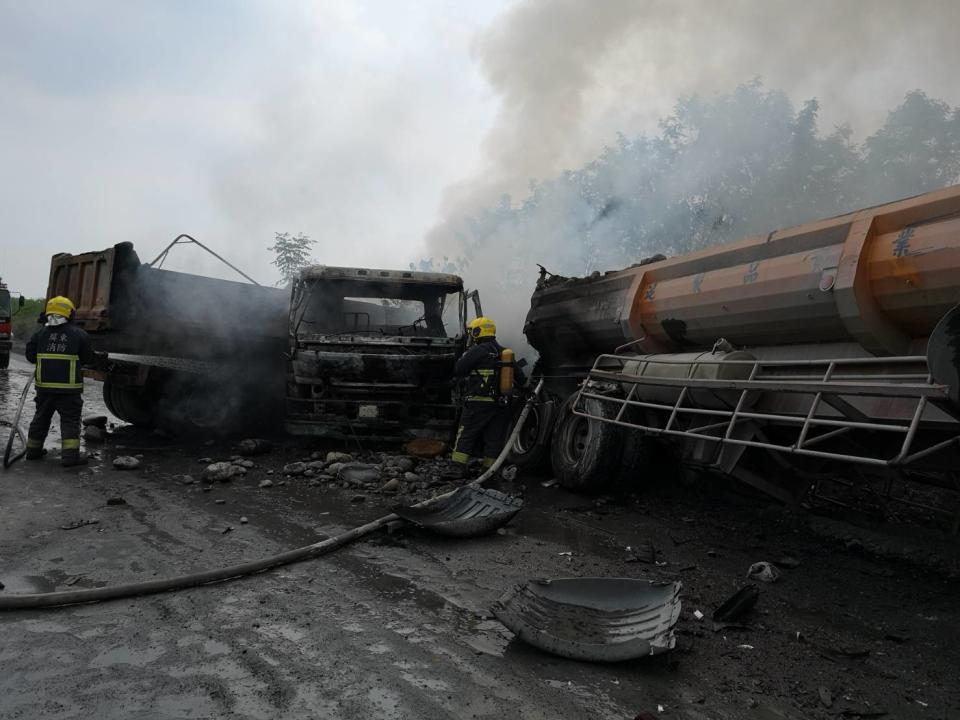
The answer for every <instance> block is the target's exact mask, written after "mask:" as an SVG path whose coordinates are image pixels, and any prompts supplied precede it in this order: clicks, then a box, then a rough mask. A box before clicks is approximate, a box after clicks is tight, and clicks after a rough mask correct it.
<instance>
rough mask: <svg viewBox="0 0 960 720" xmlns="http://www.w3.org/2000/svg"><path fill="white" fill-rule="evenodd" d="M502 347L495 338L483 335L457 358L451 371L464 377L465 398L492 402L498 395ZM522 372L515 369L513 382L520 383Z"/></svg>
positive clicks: (521, 381) (522, 380) (522, 379)
mask: <svg viewBox="0 0 960 720" xmlns="http://www.w3.org/2000/svg"><path fill="white" fill-rule="evenodd" d="M502 350H503V348H502V347H501V346H500V344H499V343H498V342H497V340H496V338H492V337H483V338H480V339H479V340H477V344H476V345H474V346H473V347H471V348H470V349H468V350H467V351H466V352H465V353H464V354H463V355H461V356H460V359H459V360H457V364H456V366H454V369H453V372H454V374H455V375H457V376H459V377H466V378H467V381H466V391H465V393H464V395H465V399H466V400H468V401H473V402H494V401H495V400H496V399H497V397H498V396H499V395H500V367H501V365H500V353H501V352H502ZM523 382H524V377H523V373H522V372H520V371H519V368H517V370H516V371H515V375H514V384H515V385H522V384H523Z"/></svg>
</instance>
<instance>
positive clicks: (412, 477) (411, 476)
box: [403, 472, 420, 482]
mask: <svg viewBox="0 0 960 720" xmlns="http://www.w3.org/2000/svg"><path fill="white" fill-rule="evenodd" d="M403 479H404V480H406V481H407V482H420V476H419V475H417V474H416V473H412V472H407V473H404V474H403Z"/></svg>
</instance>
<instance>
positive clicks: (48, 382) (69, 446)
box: [25, 296, 99, 467]
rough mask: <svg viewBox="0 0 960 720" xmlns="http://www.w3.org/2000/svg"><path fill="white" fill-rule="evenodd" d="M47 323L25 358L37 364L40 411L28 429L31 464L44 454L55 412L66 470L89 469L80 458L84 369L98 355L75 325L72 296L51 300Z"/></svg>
mask: <svg viewBox="0 0 960 720" xmlns="http://www.w3.org/2000/svg"><path fill="white" fill-rule="evenodd" d="M44 315H45V316H46V319H45V324H44V326H43V327H42V328H40V329H39V330H37V331H36V332H35V333H34V334H33V337H31V338H30V341H29V342H28V343H27V349H26V353H25V354H26V357H27V360H29V361H30V362H32V363H35V364H36V366H37V367H36V371H35V374H34V378H35V383H36V386H37V396H36V398H35V401H36V403H37V411H36V413H35V414H34V416H33V422H31V423H30V429H29V430H28V431H27V455H26V457H27V460H39V459H40V458H42V457H43V455H44V452H45V451H44V449H43V441H44V440H46V438H47V432H48V431H49V430H50V421H51V420H52V419H53V413H54V412H56V413H58V414H59V415H60V436H61V448H62V450H61V453H60V463H61V465H63V466H64V467H72V466H74V465H86V463H87V459H86V457H81V455H80V415H81V414H82V412H83V374H82V371H81V369H80V366H81V365H90V364H93V363H94V362H95V361H96V360H97V359H98V357H99V353H95V352H94V351H93V348H92V347H91V345H90V337H89V336H88V335H87V333H86V332H85V331H84V330H83V329H82V328H79V327H77V326H76V325H74V324H73V322H72V321H73V318H74V317H75V315H76V308H75V307H74V305H73V303H72V302H71V301H70V299H69V298H65V297H62V296H58V297H55V298H51V299H50V300H48V301H47V306H46V310H45V312H44Z"/></svg>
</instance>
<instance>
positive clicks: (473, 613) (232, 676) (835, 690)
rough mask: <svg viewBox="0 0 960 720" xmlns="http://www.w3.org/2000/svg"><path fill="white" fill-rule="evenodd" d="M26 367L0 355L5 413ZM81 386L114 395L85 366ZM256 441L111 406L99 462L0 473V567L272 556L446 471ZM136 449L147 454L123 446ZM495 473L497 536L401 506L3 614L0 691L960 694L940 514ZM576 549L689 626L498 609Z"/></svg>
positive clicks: (32, 710)
mask: <svg viewBox="0 0 960 720" xmlns="http://www.w3.org/2000/svg"><path fill="white" fill-rule="evenodd" d="M27 372H28V368H26V367H25V366H23V365H22V364H16V365H15V366H14V367H13V368H12V370H11V371H10V372H9V373H8V374H2V373H0V416H2V417H4V418H8V417H9V416H10V414H11V406H13V405H15V400H16V396H17V395H18V393H19V388H20V387H22V382H23V379H24V377H25V376H26V373H27ZM88 398H89V402H88V405H89V406H90V408H89V409H90V410H92V411H98V410H99V411H101V412H102V408H99V407H98V404H97V402H96V401H95V398H96V386H93V387H91V388H89V389H88ZM29 414H30V411H29V410H28V415H29ZM52 439H53V438H51V440H52ZM264 449H265V448H263V447H260V448H253V447H251V446H250V445H249V444H247V445H244V444H242V443H239V442H237V441H230V442H222V443H220V442H218V443H204V442H203V441H202V440H195V441H193V442H185V441H183V440H175V439H172V438H166V437H161V436H157V435H149V434H143V433H138V432H133V431H131V430H130V429H127V428H112V429H110V431H109V433H108V436H107V439H106V442H105V443H103V444H96V443H94V442H90V443H89V447H88V450H91V451H93V452H95V453H96V454H97V456H98V457H96V458H95V460H94V462H93V464H92V465H91V466H90V467H89V468H87V469H84V470H62V469H61V468H60V467H59V465H57V464H56V462H55V459H54V458H50V459H47V460H45V461H43V462H40V463H29V464H28V463H23V462H21V463H18V464H17V465H15V466H14V467H13V468H12V469H11V470H10V471H8V472H6V473H4V474H0V517H2V519H3V521H2V522H0V582H2V583H3V584H4V586H5V587H4V589H3V590H0V593H2V594H14V593H22V592H42V591H50V590H65V589H70V588H73V589H78V588H85V587H100V586H104V585H113V584H118V583H122V582H130V581H136V580H146V579H155V578H158V577H166V576H172V575H177V574H182V573H186V572H192V571H196V570H199V569H205V568H211V567H219V566H222V565H226V564H230V563H236V562H240V561H242V560H246V559H252V558H257V557H262V556H265V555H269V554H272V553H276V552H280V551H283V550H286V549H289V548H292V547H298V546H302V545H306V544H308V543H312V542H315V541H317V540H319V539H321V538H323V537H325V536H329V535H332V534H334V533H336V532H338V531H340V530H342V529H345V528H348V527H352V526H354V525H357V524H360V523H362V522H365V521H367V520H370V519H372V518H375V517H378V516H380V515H382V514H385V513H386V512H388V511H389V509H390V508H391V507H392V506H393V505H395V504H398V503H401V502H412V501H415V500H417V499H420V498H422V497H426V496H428V495H432V494H435V493H439V492H443V491H444V490H445V489H447V488H449V487H452V486H453V485H452V483H451V482H450V481H449V480H448V479H447V478H445V477H444V472H445V466H444V463H442V462H437V461H421V460H418V459H416V458H408V457H406V456H401V455H397V454H394V453H390V452H384V451H383V449H364V450H362V449H359V448H356V447H314V446H305V445H300V444H298V443H296V442H294V441H290V440H283V439H278V438H272V439H270V447H269V451H267V452H262V453H258V454H246V453H248V452H256V451H258V450H264ZM121 457H127V458H132V460H130V461H128V462H127V464H128V465H131V466H134V467H131V468H130V469H123V470H121V469H116V468H115V466H114V462H115V461H116V460H117V459H118V458H121ZM121 464H122V463H121ZM501 489H504V490H506V491H510V492H513V493H516V494H522V495H523V496H524V499H525V508H524V510H523V511H522V512H521V513H520V514H519V515H518V516H517V518H516V519H515V520H514V521H513V523H512V524H511V525H510V526H508V528H506V529H505V530H504V531H503V532H501V533H498V534H495V535H491V536H488V537H485V538H480V539H472V540H452V539H444V538H439V537H435V536H431V535H429V534H427V533H426V532H424V531H420V530H416V529H413V528H401V529H399V530H397V531H395V532H392V533H387V532H380V533H378V534H376V535H374V536H372V537H370V538H369V539H367V540H365V541H362V542H360V543H357V544H355V545H353V546H351V547H349V548H347V549H344V550H341V551H340V552H338V553H337V554H334V555H331V556H329V557H326V558H323V559H318V560H313V561H308V562H303V563H299V564H296V565H291V566H287V567H284V568H281V569H278V570H274V571H270V572H267V573H264V574H260V575H256V576H253V577H250V578H246V579H242V580H237V581H233V582H229V583H223V584H219V585H213V586H206V587H200V588H193V589H190V590H186V591H182V592H177V593H168V594H163V595H154V596H149V597H142V598H137V599H129V600H121V601H114V602H108V603H103V604H97V605H85V606H76V607H71V608H64V609H57V610H47V611H17V612H7V613H4V614H2V615H0V637H2V642H0V666H2V667H3V668H4V670H3V672H2V673H0V718H88V717H89V718H121V717H122V718H158V717H161V718H184V717H236V718H261V717H263V718H277V717H284V718H301V717H303V718H314V717H322V718H371V717H375V718H379V717H385V718H423V717H430V718H439V717H452V718H487V717H496V718H634V717H637V716H638V715H640V714H641V713H647V714H648V716H652V717H664V718H669V717H678V718H763V719H766V718H836V717H884V716H885V717H891V718H952V717H957V716H960V690H958V688H957V685H956V682H955V680H956V674H957V671H956V668H957V667H958V665H960V662H958V661H960V642H958V640H960V632H958V630H957V623H958V620H960V605H958V603H957V599H958V589H960V587H958V581H957V577H958V573H957V568H958V564H957V562H956V557H957V555H956V547H957V539H956V537H954V536H951V535H949V533H948V532H947V530H948V529H949V527H948V525H946V524H944V525H941V526H937V527H934V528H930V527H924V528H921V527H917V526H915V525H914V523H913V522H912V520H911V518H910V517H904V518H903V519H902V520H901V521H899V522H897V523H894V524H892V525H891V524H887V525H884V526H870V525H869V524H868V523H866V522H865V521H862V520H861V519H859V518H857V517H854V516H852V515H851V514H850V513H849V512H847V511H844V512H842V513H840V514H837V513H833V514H830V513H827V512H826V511H825V510H823V509H820V508H814V510H816V511H817V512H801V513H793V512H787V511H785V510H784V509H782V508H779V507H777V506H771V505H770V504H769V503H768V502H766V501H765V500H763V499H761V498H758V497H755V496H750V495H747V494H743V493H741V492H738V491H736V490H735V489H731V488H727V487H720V486H716V485H702V486H698V487H692V488H690V487H684V488H681V487H677V485H676V482H675V479H674V478H669V477H662V478H652V479H650V480H649V481H647V482H646V483H645V486H644V487H643V488H641V489H637V488H633V489H631V492H624V493H621V494H618V495H614V496H605V497H600V498H595V497H594V498H587V497H583V496H577V495H573V494H570V493H567V492H565V491H563V490H562V489H559V488H558V487H557V486H556V485H554V484H552V483H551V479H550V478H549V477H546V476H545V477H532V476H522V475H521V476H519V477H517V478H516V480H514V481H513V482H509V483H507V482H504V483H502V485H501ZM94 521H95V522H94ZM758 561H770V562H772V563H775V564H776V565H777V566H778V569H779V571H780V578H779V580H778V581H777V582H775V583H761V582H758V583H757V585H758V587H759V589H760V595H759V600H758V603H757V605H756V608H755V609H754V610H753V611H752V612H751V613H750V614H749V615H747V616H746V617H745V618H744V619H743V621H742V624H741V625H739V626H735V627H726V628H722V629H716V628H715V627H714V626H713V623H712V622H711V619H710V618H711V614H712V612H713V611H714V609H716V608H717V607H718V606H719V605H720V604H721V603H722V602H723V601H724V600H725V599H726V598H727V597H729V596H730V595H731V594H732V593H733V592H735V591H736V590H737V589H738V588H741V587H743V586H744V585H745V584H747V583H748V580H747V579H746V577H745V575H746V572H747V569H748V567H749V566H750V565H751V564H753V563H755V562H758ZM571 576H619V577H635V578H650V579H662V580H667V579H669V580H675V579H678V580H680V581H681V582H682V583H683V592H682V600H683V611H682V614H681V618H680V621H679V623H678V625H677V638H678V642H677V647H676V649H675V650H673V651H671V652H669V653H667V654H664V655H662V656H658V657H653V658H646V659H643V660H637V661H632V662H627V663H618V664H613V665H598V664H590V663H582V662H576V661H571V660H565V659H563V658H558V657H554V656H551V655H547V654H545V653H542V652H540V651H538V650H535V649H533V648H530V647H528V646H526V645H525V644H524V643H522V642H521V641H519V640H517V639H516V638H513V637H512V635H511V633H510V632H509V631H508V630H507V629H506V628H504V627H503V626H502V625H500V624H499V623H498V622H497V621H496V620H495V619H493V617H492V616H491V614H490V611H489V608H490V605H491V604H492V603H493V601H494V600H496V598H498V597H499V596H500V595H501V594H502V593H503V592H504V591H505V590H507V589H508V588H509V587H511V586H512V585H514V584H515V583H518V582H523V581H525V580H527V579H528V578H533V577H571ZM698 613H699V614H702V615H703V616H704V617H703V619H698V616H697V615H698Z"/></svg>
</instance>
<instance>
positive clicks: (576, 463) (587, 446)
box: [550, 395, 623, 493]
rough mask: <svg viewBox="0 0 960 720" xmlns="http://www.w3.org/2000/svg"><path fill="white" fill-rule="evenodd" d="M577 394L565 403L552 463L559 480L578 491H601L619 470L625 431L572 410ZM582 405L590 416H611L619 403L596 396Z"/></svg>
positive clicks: (552, 449)
mask: <svg viewBox="0 0 960 720" xmlns="http://www.w3.org/2000/svg"><path fill="white" fill-rule="evenodd" d="M576 397H577V396H576V395H571V396H570V398H568V399H567V401H566V402H565V403H564V404H563V407H562V408H561V410H560V413H559V418H558V419H557V424H556V428H555V429H554V433H553V442H552V443H551V445H550V463H551V465H552V466H553V472H554V475H556V477H557V480H558V481H559V483H560V484H561V485H562V486H563V487H565V488H567V489H568V490H573V491H575V492H587V493H593V492H600V491H601V490H603V489H604V488H606V487H607V486H608V485H610V484H611V483H612V482H613V481H614V480H616V479H617V476H618V473H619V465H620V456H621V451H622V446H621V440H622V438H623V431H622V429H621V428H619V427H617V426H616V425H612V424H610V423H603V422H598V421H597V420H590V419H588V418H585V417H582V416H580V415H574V414H573V412H572V410H571V409H572V407H573V403H574V401H575V400H576ZM583 407H584V408H585V409H586V411H587V412H588V413H590V414H591V415H596V416H598V417H608V418H612V417H615V416H616V406H615V405H613V404H611V403H605V402H602V401H600V400H596V399H593V398H587V399H585V400H584V403H583Z"/></svg>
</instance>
